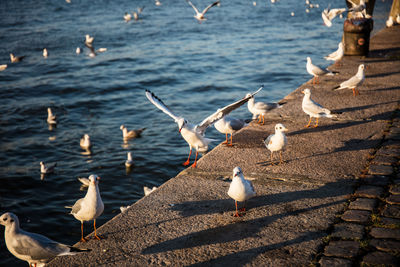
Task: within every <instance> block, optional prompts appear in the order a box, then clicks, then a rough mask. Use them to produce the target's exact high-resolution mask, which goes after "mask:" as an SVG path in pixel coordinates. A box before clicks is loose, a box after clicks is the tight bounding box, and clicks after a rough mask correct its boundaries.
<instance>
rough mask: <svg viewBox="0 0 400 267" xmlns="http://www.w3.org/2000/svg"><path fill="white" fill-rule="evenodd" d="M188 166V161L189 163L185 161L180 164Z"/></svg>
mask: <svg viewBox="0 0 400 267" xmlns="http://www.w3.org/2000/svg"><path fill="white" fill-rule="evenodd" d="M189 164H190V161H189V160H187V161H185V162H184V163H182V165H183V166H187V165H189Z"/></svg>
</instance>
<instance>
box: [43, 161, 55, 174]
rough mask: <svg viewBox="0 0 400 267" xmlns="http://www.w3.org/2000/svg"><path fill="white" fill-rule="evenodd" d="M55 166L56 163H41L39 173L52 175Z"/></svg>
mask: <svg viewBox="0 0 400 267" xmlns="http://www.w3.org/2000/svg"><path fill="white" fill-rule="evenodd" d="M56 166H57V162H56V163H53V164H47V166H46V164H44V162H43V161H41V162H40V173H42V174H49V173H53V172H54V169H55V167H56Z"/></svg>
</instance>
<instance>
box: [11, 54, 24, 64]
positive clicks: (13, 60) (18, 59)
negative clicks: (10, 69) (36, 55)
mask: <svg viewBox="0 0 400 267" xmlns="http://www.w3.org/2000/svg"><path fill="white" fill-rule="evenodd" d="M24 58H25V56H19V57H16V56H14V54H13V53H10V60H11V63H17V62H21V61H22V60H23V59H24Z"/></svg>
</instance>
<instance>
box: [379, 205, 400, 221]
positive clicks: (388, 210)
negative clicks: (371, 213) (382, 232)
mask: <svg viewBox="0 0 400 267" xmlns="http://www.w3.org/2000/svg"><path fill="white" fill-rule="evenodd" d="M382 214H383V216H386V217H391V218H398V219H400V206H398V205H390V204H389V205H386V206H385V208H384V210H383V213H382Z"/></svg>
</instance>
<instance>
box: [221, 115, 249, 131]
mask: <svg viewBox="0 0 400 267" xmlns="http://www.w3.org/2000/svg"><path fill="white" fill-rule="evenodd" d="M225 120H226V121H228V122H229V125H230V126H231V128H232V129H233V130H235V131H239V130H240V129H242V128H243V126H244V125H245V122H244V120H240V119H235V118H232V117H229V116H226V117H225Z"/></svg>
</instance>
